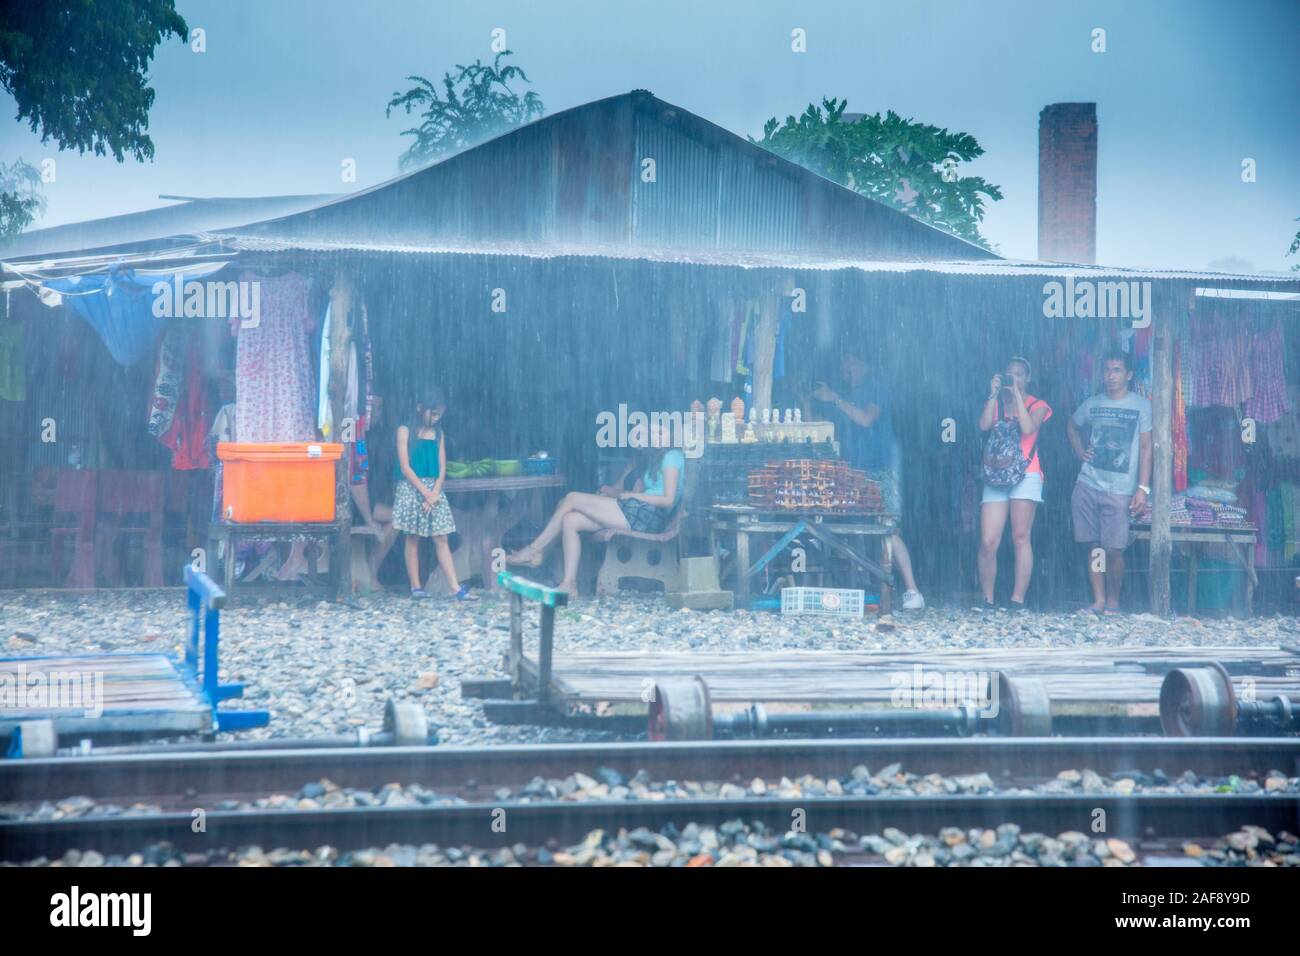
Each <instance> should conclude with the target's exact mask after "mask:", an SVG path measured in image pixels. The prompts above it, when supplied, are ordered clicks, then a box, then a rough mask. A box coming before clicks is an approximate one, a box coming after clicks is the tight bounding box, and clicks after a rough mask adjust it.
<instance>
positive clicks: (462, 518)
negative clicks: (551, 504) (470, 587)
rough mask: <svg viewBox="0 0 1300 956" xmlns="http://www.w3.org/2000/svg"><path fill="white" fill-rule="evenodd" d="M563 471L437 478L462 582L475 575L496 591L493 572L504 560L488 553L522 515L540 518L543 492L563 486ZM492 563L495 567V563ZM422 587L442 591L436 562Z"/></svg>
mask: <svg viewBox="0 0 1300 956" xmlns="http://www.w3.org/2000/svg"><path fill="white" fill-rule="evenodd" d="M564 484H565V477H564V476H563V475H517V476H515V477H511V478H448V479H446V480H445V481H444V482H443V483H442V493H443V494H445V495H446V496H447V502H448V504H450V505H451V511H452V515H453V517H454V518H455V520H456V532H457V534H458V535H459V537H460V543H459V544H458V545H457V547H456V550H455V551H453V552H452V560H454V561H455V562H456V576H457V577H458V578H460V580H461V582H462V583H463V582H465V581H466V580H468V579H469V578H471V577H473V576H474V575H476V574H477V575H478V576H479V579H480V580H481V581H482V582H483V587H484V588H486V589H488V590H495V589H496V587H497V572H498V571H503V570H505V562H504V561H501V562H494V559H493V555H492V552H493V551H494V550H496V549H497V548H499V547H501V539H502V538H504V537H505V535H506V532H508V531H509V530H510V529H511V528H513V527H514V526H515V525H517V524H518V523H519V521H520V520H521V519H522V518H524V517H525V516H526V515H528V516H531V517H532V518H533V519H534V520H535V521H537V522H539V523H540V521H541V520H542V518H544V517H545V515H544V514H543V505H544V501H543V494H542V493H543V491H544V490H545V489H547V488H563V487H564ZM494 563H495V564H498V565H499V566H497V567H494ZM425 589H426V590H428V591H429V592H430V593H434V592H437V593H442V592H443V591H445V590H446V581H445V579H444V578H443V576H442V572H441V571H439V570H438V568H437V567H436V566H435V567H434V568H432V569H431V570H430V572H429V577H428V579H427V581H426V583H425Z"/></svg>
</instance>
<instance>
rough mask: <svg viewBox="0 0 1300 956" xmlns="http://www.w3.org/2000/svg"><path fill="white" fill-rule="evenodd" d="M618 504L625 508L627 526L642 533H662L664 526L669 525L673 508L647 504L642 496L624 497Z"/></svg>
mask: <svg viewBox="0 0 1300 956" xmlns="http://www.w3.org/2000/svg"><path fill="white" fill-rule="evenodd" d="M618 506H619V507H620V508H621V509H622V510H623V516H624V517H625V518H627V526H628V527H629V528H630V529H631V530H633V531H639V532H641V533H642V534H660V533H662V532H663V530H664V528H666V527H668V516H669V515H670V514H672V509H671V508H660V507H658V506H656V505H651V504H646V502H644V501H642V500H641V499H640V498H622V499H620V500H619V503H618Z"/></svg>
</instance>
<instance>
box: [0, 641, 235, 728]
mask: <svg viewBox="0 0 1300 956" xmlns="http://www.w3.org/2000/svg"><path fill="white" fill-rule="evenodd" d="M36 694H43V695H44V698H43V700H42V699H41V698H37V701H36V702H37V704H38V706H31V702H32V695H36ZM29 720H52V721H54V726H55V730H56V731H57V732H58V733H59V735H60V736H63V735H65V734H67V735H69V736H72V735H75V734H78V733H82V734H91V735H99V734H132V735H134V734H154V733H158V734H168V735H170V734H192V733H208V732H211V731H212V729H213V726H212V724H213V718H212V705H211V704H210V703H207V702H206V701H205V700H204V699H203V696H202V694H201V693H200V690H199V688H198V687H196V686H195V685H194V684H193V683H192V682H190V681H187V680H186V679H185V678H184V677H183V676H182V674H181V672H180V670H178V668H177V666H176V665H175V664H174V663H173V662H172V660H171V659H170V658H168V657H167V656H165V655H163V654H82V655H69V656H59V657H9V658H0V737H7V736H9V735H10V734H12V733H13V730H14V728H15V727H16V726H17V725H18V724H19V723H22V722H23V721H29Z"/></svg>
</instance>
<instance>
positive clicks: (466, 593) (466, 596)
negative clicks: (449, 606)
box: [452, 584, 478, 601]
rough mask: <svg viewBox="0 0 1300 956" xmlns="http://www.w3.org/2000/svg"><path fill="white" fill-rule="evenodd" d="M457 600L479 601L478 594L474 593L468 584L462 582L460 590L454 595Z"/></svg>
mask: <svg viewBox="0 0 1300 956" xmlns="http://www.w3.org/2000/svg"><path fill="white" fill-rule="evenodd" d="M452 597H454V598H455V599H456V600H457V601H477V600H478V595H476V594H474V593H472V592H471V591H470V589H469V585H468V584H462V585H461V586H460V590H459V591H457V592H456V593H455V594H453V595H452Z"/></svg>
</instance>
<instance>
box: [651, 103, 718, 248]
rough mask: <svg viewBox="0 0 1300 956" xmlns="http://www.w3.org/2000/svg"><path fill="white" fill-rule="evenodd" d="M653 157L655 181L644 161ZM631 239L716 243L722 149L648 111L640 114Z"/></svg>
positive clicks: (689, 244) (703, 245)
mask: <svg viewBox="0 0 1300 956" xmlns="http://www.w3.org/2000/svg"><path fill="white" fill-rule="evenodd" d="M646 158H651V159H653V160H654V161H655V181H654V182H645V181H644V180H643V179H642V162H643V161H644V160H645V159H646ZM631 175H632V176H633V182H634V186H633V198H632V237H633V238H632V241H633V242H634V243H636V244H638V245H663V246H677V247H686V248H702V249H711V248H713V247H714V246H716V245H717V231H718V228H717V222H718V152H717V150H716V149H714V148H713V147H711V146H706V145H704V144H703V143H700V142H698V141H696V140H694V139H691V138H690V137H687V136H684V135H683V134H681V133H679V132H677V131H676V130H674V129H672V128H671V127H669V126H666V125H664V124H663V123H660V122H659V121H657V120H656V119H655V118H654V117H651V116H647V115H646V114H645V113H638V114H637V123H636V153H635V156H634V158H633V169H632V170H631Z"/></svg>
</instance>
